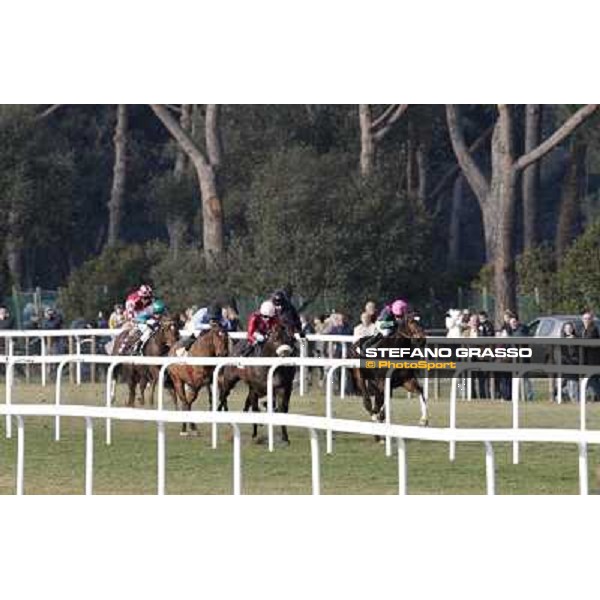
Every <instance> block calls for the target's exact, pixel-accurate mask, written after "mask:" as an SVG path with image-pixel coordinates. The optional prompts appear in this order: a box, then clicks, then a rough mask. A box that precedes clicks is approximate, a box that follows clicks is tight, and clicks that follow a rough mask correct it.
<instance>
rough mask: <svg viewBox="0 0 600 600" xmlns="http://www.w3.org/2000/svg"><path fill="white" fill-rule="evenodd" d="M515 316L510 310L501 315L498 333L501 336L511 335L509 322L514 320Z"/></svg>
mask: <svg viewBox="0 0 600 600" xmlns="http://www.w3.org/2000/svg"><path fill="white" fill-rule="evenodd" d="M516 316H517V315H515V313H514V312H513V311H512V310H508V309H507V310H505V311H504V314H503V315H502V324H501V325H500V332H501V334H502V335H511V333H510V320H511V319H512V318H516Z"/></svg>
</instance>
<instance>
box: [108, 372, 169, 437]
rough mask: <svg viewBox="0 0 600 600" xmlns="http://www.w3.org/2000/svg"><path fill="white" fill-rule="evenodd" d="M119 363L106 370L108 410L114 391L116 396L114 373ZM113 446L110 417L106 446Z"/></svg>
mask: <svg viewBox="0 0 600 600" xmlns="http://www.w3.org/2000/svg"><path fill="white" fill-rule="evenodd" d="M119 364H120V363H119V362H116V361H115V362H113V363H111V364H110V365H109V366H108V369H107V370H106V408H110V407H111V405H112V397H113V391H114V392H115V395H116V383H117V382H116V380H114V379H113V373H114V371H115V368H116V367H117V366H118V365H119ZM158 397H159V398H160V388H159V389H158ZM111 444H112V421H111V419H110V417H106V445H107V446H110V445H111Z"/></svg>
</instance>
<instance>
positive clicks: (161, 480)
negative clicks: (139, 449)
mask: <svg viewBox="0 0 600 600" xmlns="http://www.w3.org/2000/svg"><path fill="white" fill-rule="evenodd" d="M165 446H166V439H165V422H164V421H159V422H158V442H157V452H158V456H157V461H156V465H157V469H158V473H157V479H158V495H159V496H164V495H165Z"/></svg>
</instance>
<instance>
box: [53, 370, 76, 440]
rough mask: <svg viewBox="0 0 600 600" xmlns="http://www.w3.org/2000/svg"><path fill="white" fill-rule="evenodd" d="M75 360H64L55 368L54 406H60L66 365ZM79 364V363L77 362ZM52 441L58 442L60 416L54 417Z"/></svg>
mask: <svg viewBox="0 0 600 600" xmlns="http://www.w3.org/2000/svg"><path fill="white" fill-rule="evenodd" d="M75 360H77V359H69V358H65V359H64V360H61V361H60V362H59V363H58V366H57V367H56V383H55V386H54V404H55V405H56V406H57V407H59V406H60V397H61V392H62V372H63V369H64V368H65V365H66V364H67V363H72V362H75ZM78 364H79V362H78ZM54 441H55V442H58V441H60V416H59V415H56V416H55V417H54Z"/></svg>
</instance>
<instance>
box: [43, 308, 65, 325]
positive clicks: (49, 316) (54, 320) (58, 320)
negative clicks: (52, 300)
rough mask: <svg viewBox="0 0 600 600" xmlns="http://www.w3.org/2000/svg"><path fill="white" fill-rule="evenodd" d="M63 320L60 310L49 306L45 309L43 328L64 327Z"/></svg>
mask: <svg viewBox="0 0 600 600" xmlns="http://www.w3.org/2000/svg"><path fill="white" fill-rule="evenodd" d="M62 325H63V320H62V317H61V316H60V314H59V313H58V311H57V310H56V309H55V308H53V307H52V306H49V307H48V308H46V310H45V311H44V319H43V321H42V329H62Z"/></svg>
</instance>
